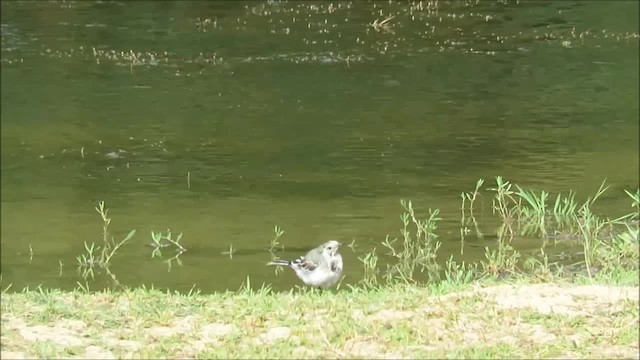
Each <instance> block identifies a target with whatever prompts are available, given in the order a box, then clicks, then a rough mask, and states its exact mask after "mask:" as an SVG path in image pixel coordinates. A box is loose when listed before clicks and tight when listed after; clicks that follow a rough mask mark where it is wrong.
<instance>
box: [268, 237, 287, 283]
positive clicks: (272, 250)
mask: <svg viewBox="0 0 640 360" xmlns="http://www.w3.org/2000/svg"><path fill="white" fill-rule="evenodd" d="M273 232H274V234H275V236H274V237H273V239H271V241H269V254H270V255H271V260H276V259H278V256H277V255H276V249H277V248H278V247H280V249H281V250H282V251H284V244H281V243H280V237H281V236H282V234H284V231H283V230H282V229H280V227H279V226H278V225H276V226H275V227H274V228H273ZM283 270H284V269H283V267H282V266H275V269H274V272H275V274H276V275H278V274H279V273H280V272H282V271H283Z"/></svg>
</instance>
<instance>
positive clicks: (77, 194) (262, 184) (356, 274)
mask: <svg viewBox="0 0 640 360" xmlns="http://www.w3.org/2000/svg"><path fill="white" fill-rule="evenodd" d="M1 4H2V5H1V6H2V8H1V10H2V21H1V23H2V24H1V25H2V53H1V55H2V56H1V69H2V88H1V101H2V103H1V104H2V107H1V109H2V114H1V115H2V117H1V119H2V122H1V125H2V129H1V130H2V131H1V140H2V143H1V144H2V152H1V156H2V162H1V176H2V185H1V186H2V188H1V189H2V202H1V204H2V208H1V211H2V212H1V215H2V224H1V225H2V226H1V236H2V238H1V239H2V258H1V259H2V286H3V287H6V286H7V285H8V284H13V289H21V288H22V287H24V286H27V285H30V286H35V285H38V284H42V285H43V286H45V287H61V288H73V287H75V286H76V281H79V280H80V281H82V280H81V277H80V276H79V275H78V274H77V273H76V256H78V255H80V254H81V253H83V252H84V245H83V243H84V241H88V242H91V241H96V242H100V241H101V231H102V230H101V221H100V218H99V215H98V214H97V213H96V212H95V211H94V210H93V208H94V206H95V205H96V202H97V201H99V200H104V201H105V202H106V204H107V207H108V208H109V209H110V212H109V214H110V216H111V217H112V218H113V220H112V223H111V227H112V231H113V233H114V235H115V236H116V237H117V238H119V237H122V236H124V235H125V234H126V233H128V231H129V230H130V229H137V231H138V232H137V234H136V236H135V237H134V238H133V240H132V241H131V242H130V243H128V244H127V245H125V246H124V247H123V248H122V249H121V251H120V252H119V253H118V254H117V255H116V256H115V258H114V261H113V265H112V267H111V269H112V271H113V272H114V273H115V274H116V275H117V276H118V279H119V280H120V282H121V283H123V284H125V285H128V286H138V285H141V284H145V285H147V286H150V285H153V286H155V287H158V288H171V289H177V290H187V289H189V288H191V287H192V286H193V285H194V284H195V286H196V287H197V288H200V289H203V290H205V291H216V290H223V289H237V288H238V287H239V286H240V284H241V283H242V282H243V281H245V279H246V278H247V277H250V279H251V281H252V283H254V284H260V283H262V282H266V283H269V284H272V285H273V286H274V287H275V288H278V289H288V288H290V287H291V286H292V285H293V284H295V283H297V281H296V279H295V278H294V276H293V275H292V273H290V272H286V273H284V274H280V275H279V276H275V275H274V274H273V269H272V268H266V267H265V266H264V264H265V263H266V261H268V260H269V255H268V253H267V252H266V251H265V247H266V246H267V245H268V243H269V240H270V239H271V238H272V237H273V229H274V226H276V225H278V226H280V227H281V228H282V229H283V230H284V231H285V233H284V235H283V237H282V238H281V239H280V240H281V242H283V243H284V245H285V248H286V249H287V252H286V253H284V254H281V255H282V256H285V257H286V256H291V257H293V256H297V255H299V254H300V253H303V252H305V251H306V250H307V249H308V248H310V247H313V246H315V245H316V244H318V243H320V242H322V241H325V240H328V239H334V238H335V239H340V240H342V241H344V242H346V243H349V242H350V241H351V240H355V242H356V244H357V248H356V252H355V253H354V252H353V251H352V250H350V249H348V248H345V249H344V250H343V255H344V257H345V261H346V275H347V277H346V278H345V281H346V282H353V281H357V280H358V279H359V278H360V276H361V267H360V264H359V263H358V261H357V256H360V255H362V254H363V253H364V252H366V251H369V250H371V249H372V248H373V247H374V246H378V248H380V245H379V243H380V241H382V240H384V237H385V235H386V234H391V235H393V236H396V235H399V232H398V230H399V228H400V227H401V222H400V219H399V215H400V213H401V211H402V208H401V207H400V203H399V201H400V199H411V200H412V201H413V203H414V207H415V208H416V209H417V210H418V212H419V214H420V215H421V216H425V215H426V214H427V213H428V208H438V209H440V211H441V217H442V221H441V222H440V223H439V228H438V231H437V232H438V234H439V235H440V240H441V241H442V242H443V246H442V248H441V250H440V255H441V257H442V258H443V259H444V258H446V257H448V255H449V254H455V255H456V256H458V258H460V259H468V260H476V259H479V258H481V256H482V254H483V247H484V246H485V245H491V244H493V243H494V242H495V237H492V236H491V234H495V219H494V217H493V216H492V214H491V211H490V206H491V203H490V193H489V192H486V191H485V192H484V194H485V197H484V198H483V207H482V208H481V209H480V210H477V211H478V212H479V218H480V220H481V226H482V228H483V231H484V232H485V233H486V234H487V235H489V236H487V237H486V238H485V239H484V240H476V239H475V238H473V237H471V239H469V240H467V241H466V246H465V251H464V254H463V255H460V235H459V234H460V192H462V191H472V190H473V188H474V186H475V182H476V180H477V179H478V178H485V179H487V182H486V186H485V187H490V185H492V184H493V180H492V179H493V178H494V177H495V176H497V175H501V176H503V177H505V178H506V179H508V180H511V181H513V182H515V183H518V184H520V185H522V186H525V187H531V188H534V189H545V190H547V191H551V192H558V191H568V190H569V189H573V190H575V191H577V192H578V195H579V197H580V198H581V199H584V198H585V197H586V196H588V195H591V194H593V193H594V192H595V191H596V190H597V188H598V186H599V185H600V183H601V182H602V180H603V179H605V178H606V179H607V182H608V183H609V184H611V185H612V187H611V190H610V191H609V192H607V193H606V194H605V196H604V197H603V198H602V201H601V203H600V208H599V210H601V211H602V212H603V213H606V214H608V215H612V216H613V215H620V214H623V213H626V212H628V211H629V209H630V208H628V206H629V201H628V199H627V198H626V195H624V193H623V191H622V189H636V188H637V187H638V182H639V179H638V172H639V169H638V162H639V156H638V148H639V140H638V138H639V135H638V131H639V118H638V110H639V109H638V97H639V94H638V82H639V78H638V26H639V25H638V16H637V14H638V2H636V1H629V2H622V1H609V2H597V1H589V2H587V1H584V2H583V1H557V2H552V1H532V2H524V1H522V2H515V1H479V2H476V1H451V2H413V3H405V2H395V1H390V2H381V1H374V2H363V1H353V2H346V1H345V2H334V3H331V2H327V1H325V2H299V1H292V2H278V1H270V2H236V1H233V2H175V3H174V2H138V1H136V2H89V1H79V2H73V1H71V2H69V1H66V2H39V1H38V2H8V1H3V2H2V3H1ZM392 15H393V16H395V17H393V18H392V19H391V20H390V21H389V22H388V23H387V24H388V26H387V27H384V26H383V27H374V26H372V25H371V24H372V23H374V21H375V20H378V23H379V22H380V21H382V20H384V19H385V18H387V17H389V16H392ZM205 20H208V21H205ZM110 153H111V155H108V154H110ZM114 153H115V154H117V157H116V156H113V154H114ZM188 174H190V179H189V180H190V184H188ZM189 185H190V186H189ZM168 228H170V229H171V230H172V231H173V232H174V233H180V232H182V233H183V234H184V237H183V239H182V244H183V245H184V246H185V247H187V248H188V249H189V251H188V252H186V253H184V254H182V255H181V256H180V259H181V260H182V266H178V265H176V264H175V263H174V265H173V266H172V267H171V269H170V271H168V267H167V265H166V264H165V263H163V262H162V260H161V259H158V258H154V259H152V258H151V249H150V248H149V247H148V246H147V244H148V243H149V242H150V241H151V236H150V232H151V231H152V230H154V231H163V230H166V229H168ZM231 245H232V246H233V248H234V249H235V251H236V252H235V253H234V255H233V258H229V256H228V255H225V254H223V252H224V251H226V250H228V248H229V246H231ZM514 245H515V246H516V248H518V249H521V250H523V251H527V250H531V251H533V249H535V248H536V247H537V246H538V245H539V244H538V241H537V240H535V239H521V240H520V241H519V242H518V243H517V244H514ZM30 247H31V249H32V251H33V254H30V250H29V248H30ZM167 254H168V253H166V252H165V255H167ZM60 264H62V267H61V265H60ZM107 285H109V281H108V280H107V279H106V278H105V277H104V276H98V277H97V278H96V280H95V282H93V283H91V286H92V288H100V287H102V286H107Z"/></svg>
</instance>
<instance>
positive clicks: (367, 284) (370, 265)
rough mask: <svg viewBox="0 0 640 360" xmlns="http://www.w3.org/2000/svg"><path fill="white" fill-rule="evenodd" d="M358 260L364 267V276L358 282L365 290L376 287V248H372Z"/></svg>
mask: <svg viewBox="0 0 640 360" xmlns="http://www.w3.org/2000/svg"><path fill="white" fill-rule="evenodd" d="M358 260H360V262H361V263H362V266H363V267H364V276H363V278H362V280H360V284H361V285H362V286H363V287H364V288H366V289H373V288H376V287H377V286H378V273H379V270H378V255H376V248H373V250H371V251H370V252H368V253H367V254H365V255H364V256H362V257H358Z"/></svg>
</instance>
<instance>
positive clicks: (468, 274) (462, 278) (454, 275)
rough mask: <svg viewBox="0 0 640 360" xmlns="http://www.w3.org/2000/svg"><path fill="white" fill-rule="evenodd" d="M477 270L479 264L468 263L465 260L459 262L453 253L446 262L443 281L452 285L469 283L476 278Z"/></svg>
mask: <svg viewBox="0 0 640 360" xmlns="http://www.w3.org/2000/svg"><path fill="white" fill-rule="evenodd" d="M477 270H478V265H477V264H468V263H465V262H464V261H463V262H462V263H461V264H457V263H456V261H455V260H453V255H451V256H449V259H448V260H447V263H446V264H445V270H444V280H443V283H446V284H450V285H462V284H469V283H471V282H472V281H473V280H474V279H475V278H476V273H477Z"/></svg>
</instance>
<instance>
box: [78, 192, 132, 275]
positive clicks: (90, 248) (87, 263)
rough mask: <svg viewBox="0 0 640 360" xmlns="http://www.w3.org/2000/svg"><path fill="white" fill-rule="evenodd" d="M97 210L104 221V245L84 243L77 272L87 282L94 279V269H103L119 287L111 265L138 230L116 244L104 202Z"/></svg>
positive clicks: (99, 204)
mask: <svg viewBox="0 0 640 360" xmlns="http://www.w3.org/2000/svg"><path fill="white" fill-rule="evenodd" d="M95 210H96V211H97V212H98V214H100V218H101V219H102V245H96V243H95V242H91V243H87V242H86V241H85V242H84V248H85V253H84V254H80V255H78V256H77V257H76V260H77V271H78V273H80V274H81V275H82V278H83V279H84V280H85V281H86V280H87V279H88V278H89V277H91V278H92V279H93V278H94V276H95V274H94V268H96V267H98V268H100V269H103V270H104V271H105V272H106V273H107V275H109V276H110V277H111V278H112V279H113V281H114V282H115V283H116V284H117V285H119V284H120V283H119V282H118V279H117V278H116V276H115V274H113V273H112V272H111V270H110V269H109V265H110V262H111V259H112V258H113V256H114V255H115V254H116V253H117V252H118V250H119V249H120V247H122V246H123V245H124V244H125V243H126V242H127V241H129V240H131V238H133V236H134V235H135V233H136V230H135V229H133V230H131V231H130V232H129V233H128V234H127V235H126V236H125V237H124V238H123V239H122V240H120V241H118V242H116V241H115V239H114V238H113V236H111V234H110V233H109V225H110V224H111V218H110V217H109V216H108V213H109V210H108V209H107V208H106V207H105V204H104V201H100V202H99V203H98V206H97V207H96V208H95Z"/></svg>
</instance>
